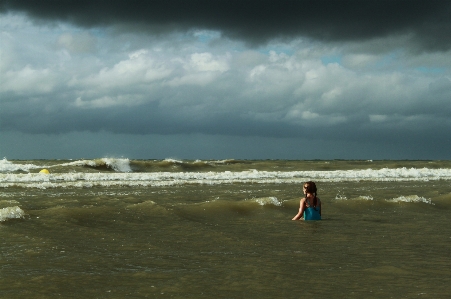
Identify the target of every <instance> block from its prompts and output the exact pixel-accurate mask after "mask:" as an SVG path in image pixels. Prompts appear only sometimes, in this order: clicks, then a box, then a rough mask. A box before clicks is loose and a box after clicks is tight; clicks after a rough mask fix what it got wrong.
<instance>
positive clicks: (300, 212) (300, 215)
mask: <svg viewBox="0 0 451 299" xmlns="http://www.w3.org/2000/svg"><path fill="white" fill-rule="evenodd" d="M304 209H305V198H302V199H301V202H300V203H299V212H298V213H297V214H296V216H294V217H293V219H291V220H298V219H300V218H301V217H302V214H303V213H304Z"/></svg>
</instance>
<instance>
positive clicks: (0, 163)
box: [0, 158, 451, 298]
mask: <svg viewBox="0 0 451 299" xmlns="http://www.w3.org/2000/svg"><path fill="white" fill-rule="evenodd" d="M42 169H47V170H48V171H49V172H50V173H49V174H45V173H40V170H42ZM308 180H313V181H315V182H316V183H317V187H318V196H319V197H320V198H321V201H322V208H323V213H322V214H323V220H322V221H317V222H307V221H305V222H304V221H292V220H291V218H292V217H293V216H294V215H295V214H296V213H297V210H298V208H299V200H300V197H301V195H302V193H301V188H302V185H303V183H304V182H305V181H308ZM450 220H451V161H340V160H337V161H284V160H258V161H250V160H244V161H243V160H233V159H230V160H221V161H203V160H202V161H201V160H197V161H186V160H175V159H166V160H130V159H113V158H102V159H94V160H76V161H70V160H67V161H62V160H33V161H8V160H6V159H3V160H0V236H1V239H0V240H1V241H0V249H1V251H0V252H1V256H0V298H298V297H303V296H309V297H311V298H449V294H451V270H450V269H451V226H450V224H451V221H450Z"/></svg>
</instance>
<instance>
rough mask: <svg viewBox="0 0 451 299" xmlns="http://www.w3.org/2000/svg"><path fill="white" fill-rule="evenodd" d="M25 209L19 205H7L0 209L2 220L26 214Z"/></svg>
mask: <svg viewBox="0 0 451 299" xmlns="http://www.w3.org/2000/svg"><path fill="white" fill-rule="evenodd" d="M24 214H25V213H24V211H23V210H22V209H21V208H19V207H18V206H15V207H6V208H3V209H0V222H3V221H6V220H8V219H18V218H22V217H23V216H24Z"/></svg>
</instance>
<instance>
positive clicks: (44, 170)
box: [39, 168, 50, 174]
mask: <svg viewBox="0 0 451 299" xmlns="http://www.w3.org/2000/svg"><path fill="white" fill-rule="evenodd" d="M39 173H45V174H49V173H50V172H49V171H48V170H47V169H45V168H44V169H42V170H41V171H40V172H39Z"/></svg>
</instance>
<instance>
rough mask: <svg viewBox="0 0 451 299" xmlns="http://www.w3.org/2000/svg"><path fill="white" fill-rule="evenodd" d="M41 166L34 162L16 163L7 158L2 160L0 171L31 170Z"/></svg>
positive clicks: (0, 161)
mask: <svg viewBox="0 0 451 299" xmlns="http://www.w3.org/2000/svg"><path fill="white" fill-rule="evenodd" d="M36 168H41V167H40V166H37V165H34V164H15V163H12V162H10V161H8V160H6V158H3V160H0V172H14V171H30V169H36Z"/></svg>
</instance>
